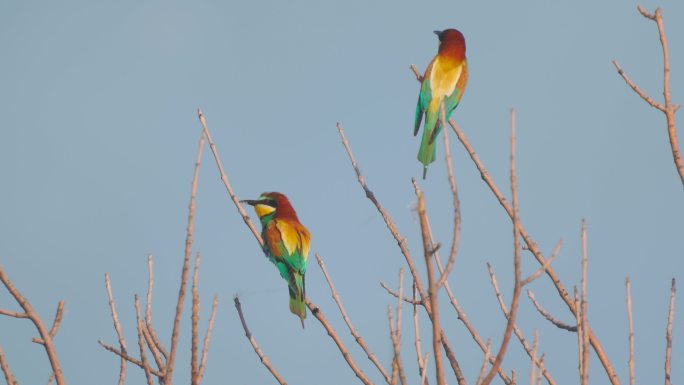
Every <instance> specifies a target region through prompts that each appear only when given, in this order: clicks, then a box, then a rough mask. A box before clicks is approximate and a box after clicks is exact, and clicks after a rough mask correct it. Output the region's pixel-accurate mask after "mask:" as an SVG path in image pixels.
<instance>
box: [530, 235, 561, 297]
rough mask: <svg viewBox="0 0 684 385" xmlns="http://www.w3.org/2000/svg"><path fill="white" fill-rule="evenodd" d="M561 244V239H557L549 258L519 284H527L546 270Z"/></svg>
mask: <svg viewBox="0 0 684 385" xmlns="http://www.w3.org/2000/svg"><path fill="white" fill-rule="evenodd" d="M562 244H563V240H562V239H561V240H559V241H558V243H556V247H555V248H554V249H553V252H552V253H551V256H550V257H549V259H547V260H546V262H545V263H544V264H543V265H541V266H540V267H539V268H538V269H537V271H535V272H534V273H532V274H530V276H529V277H527V278H525V279H523V280H522V283H521V285H522V286H525V285H527V284H529V283H530V282H532V281H534V280H535V279H537V278H539V277H540V276H541V275H542V274H544V273H545V272H546V270H547V269H548V268H549V266H551V262H553V260H554V259H556V256H558V253H559V252H560V248H561V245H562Z"/></svg>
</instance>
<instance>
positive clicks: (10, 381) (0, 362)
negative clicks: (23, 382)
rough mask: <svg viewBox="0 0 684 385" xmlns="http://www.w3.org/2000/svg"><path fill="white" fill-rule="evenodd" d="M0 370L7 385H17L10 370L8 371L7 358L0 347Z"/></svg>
mask: <svg viewBox="0 0 684 385" xmlns="http://www.w3.org/2000/svg"><path fill="white" fill-rule="evenodd" d="M0 369H2V374H3V375H4V376H5V382H7V385H18V383H17V379H16V378H14V374H12V370H10V367H9V364H8V363H7V358H6V357H5V352H4V351H3V350H2V346H0Z"/></svg>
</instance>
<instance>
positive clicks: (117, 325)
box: [105, 273, 126, 385]
mask: <svg viewBox="0 0 684 385" xmlns="http://www.w3.org/2000/svg"><path fill="white" fill-rule="evenodd" d="M105 288H106V289H107V298H109V310H110V312H111V314H112V321H114V330H115V331H116V335H117V337H118V338H119V346H120V347H121V352H123V354H126V340H125V339H124V336H123V332H122V331H121V324H120V323H119V316H118V315H117V313H116V305H115V304H114V296H113V295H112V285H111V283H110V281H109V273H105ZM125 382H126V359H125V358H124V357H123V356H121V367H120V369H119V385H123V384H124V383H125Z"/></svg>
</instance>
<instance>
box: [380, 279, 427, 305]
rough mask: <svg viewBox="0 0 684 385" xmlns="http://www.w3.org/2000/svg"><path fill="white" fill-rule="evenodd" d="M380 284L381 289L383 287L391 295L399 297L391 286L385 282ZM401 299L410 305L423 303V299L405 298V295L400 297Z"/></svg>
mask: <svg viewBox="0 0 684 385" xmlns="http://www.w3.org/2000/svg"><path fill="white" fill-rule="evenodd" d="M380 286H381V287H382V288H383V289H385V290H386V291H387V293H388V294H390V295H391V296H392V297H394V298H399V293H397V292H396V291H394V290H392V288H391V287H389V286H387V284H386V283H385V282H380ZM402 301H404V302H406V303H409V304H411V305H423V301H419V300H416V299H411V298H407V297H404V298H402Z"/></svg>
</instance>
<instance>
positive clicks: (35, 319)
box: [0, 266, 65, 385]
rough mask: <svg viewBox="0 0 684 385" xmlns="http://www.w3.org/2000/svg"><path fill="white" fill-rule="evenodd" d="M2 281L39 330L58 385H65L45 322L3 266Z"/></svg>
mask: <svg viewBox="0 0 684 385" xmlns="http://www.w3.org/2000/svg"><path fill="white" fill-rule="evenodd" d="M0 281H2V283H3V284H4V285H5V287H6V288H7V291H9V293H10V294H11V295H12V297H14V299H15V300H16V301H17V303H18V304H19V306H21V308H22V309H24V313H26V315H27V318H28V319H30V320H31V322H32V323H33V325H34V326H35V327H36V329H37V330H38V333H39V334H40V338H41V339H42V340H43V343H42V345H43V347H44V348H45V352H46V353H47V356H48V359H49V360H50V366H51V367H52V371H53V372H54V373H55V379H56V380H57V385H64V384H65V382H64V375H63V374H62V368H61V366H60V364H59V358H57V352H56V351H55V346H54V344H53V342H52V337H51V336H50V332H49V331H48V329H47V328H46V327H45V324H44V323H43V320H42V319H41V318H40V316H39V315H38V313H36V312H35V310H34V309H33V306H31V304H30V303H29V302H28V300H27V299H26V298H25V297H24V296H23V295H22V294H21V293H20V292H19V290H17V288H16V287H14V285H13V284H12V281H10V279H9V277H8V276H7V274H6V273H5V270H4V269H3V268H2V266H0Z"/></svg>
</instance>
